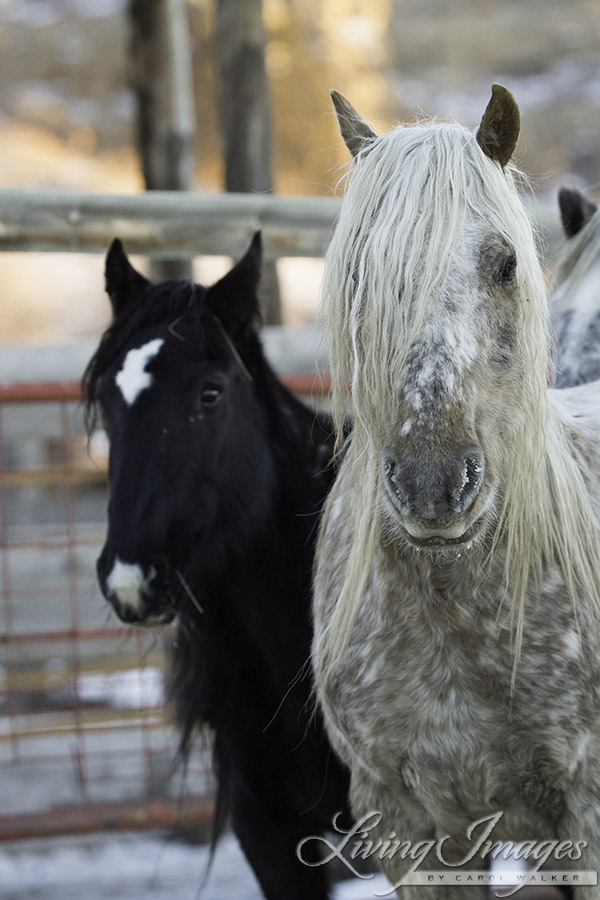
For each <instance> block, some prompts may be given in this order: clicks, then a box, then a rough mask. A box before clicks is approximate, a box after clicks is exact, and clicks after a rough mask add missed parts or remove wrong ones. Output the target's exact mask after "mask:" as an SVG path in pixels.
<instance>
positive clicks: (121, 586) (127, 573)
mask: <svg viewBox="0 0 600 900" xmlns="http://www.w3.org/2000/svg"><path fill="white" fill-rule="evenodd" d="M154 575H155V571H154V569H153V568H151V569H150V571H149V572H148V576H147V577H145V576H144V573H143V572H142V569H141V567H140V566H138V565H135V564H133V563H125V562H123V561H122V560H120V559H119V557H118V556H117V558H116V559H115V564H114V566H113V567H112V571H111V573H110V575H109V576H108V578H107V579H106V586H107V588H108V590H109V591H110V593H111V594H114V595H115V597H116V598H117V600H118V601H119V604H120V605H121V607H123V608H127V609H129V610H131V611H132V612H133V613H135V615H137V616H138V618H143V616H144V611H145V605H144V599H143V598H144V594H146V593H147V592H148V585H149V583H150V581H152V578H153V577H154Z"/></svg>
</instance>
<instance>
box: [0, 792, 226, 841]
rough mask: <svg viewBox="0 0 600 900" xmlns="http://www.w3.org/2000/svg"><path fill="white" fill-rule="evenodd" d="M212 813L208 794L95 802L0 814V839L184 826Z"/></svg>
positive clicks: (208, 818)
mask: <svg viewBox="0 0 600 900" xmlns="http://www.w3.org/2000/svg"><path fill="white" fill-rule="evenodd" d="M212 814H213V800H212V798H208V797H207V798H194V799H189V800H185V802H181V801H179V800H173V801H170V802H168V801H157V800H153V801H151V802H149V803H106V804H104V803H95V804H90V805H88V806H86V807H85V808H82V809H74V808H73V807H70V806H68V807H53V808H52V809H51V810H48V811H47V812H39V813H25V814H16V815H8V816H2V817H0V841H14V840H20V839H22V838H31V837H53V836H56V835H61V834H89V833H91V832H94V831H106V830H111V831H112V830H121V831H126V830H132V829H141V828H151V827H152V828H170V827H173V826H180V827H185V826H189V825H198V824H208V823H209V822H210V821H211V819H212Z"/></svg>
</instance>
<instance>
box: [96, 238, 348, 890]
mask: <svg viewBox="0 0 600 900" xmlns="http://www.w3.org/2000/svg"><path fill="white" fill-rule="evenodd" d="M260 259H261V248H260V235H256V236H255V238H254V240H253V241H252V244H251V246H250V248H249V250H248V251H247V253H246V255H245V256H244V257H243V259H242V260H241V261H240V262H239V263H238V264H237V265H236V266H235V267H234V268H233V269H232V270H231V271H230V272H229V273H228V274H227V275H225V277H224V278H222V279H221V280H220V281H219V282H217V284H215V285H214V286H212V287H210V288H208V289H207V288H205V287H201V286H200V285H197V284H194V283H190V282H188V281H175V280H173V281H166V282H164V283H161V284H157V285H153V284H151V283H150V282H149V281H147V280H146V279H145V278H144V277H143V276H141V275H140V274H139V273H138V272H136V271H135V269H133V268H132V266H131V265H130V263H129V260H128V259H127V256H126V255H125V253H124V251H123V248H122V246H121V243H120V242H119V241H118V240H115V241H114V242H113V244H112V246H111V248H110V250H109V252H108V255H107V258H106V288H107V292H108V294H109V296H110V299H111V303H112V309H113V321H112V324H111V325H110V327H109V328H108V329H107V330H106V332H105V333H104V335H103V337H102V339H101V341H100V345H99V347H98V349H97V351H96V353H95V355H94V356H93V358H92V360H91V361H90V363H89V365H88V367H87V369H86V372H85V374H84V377H83V385H84V393H85V397H86V401H87V409H88V415H89V425H90V428H92V427H93V424H94V422H93V419H94V413H95V410H96V404H97V401H98V405H99V408H100V411H101V414H102V417H103V420H104V425H105V428H106V431H107V434H108V437H109V440H110V460H109V480H110V501H109V508H108V536H107V540H106V543H105V546H104V548H103V550H102V553H101V555H100V558H99V560H98V577H99V581H100V585H101V588H102V591H103V593H104V595H105V597H106V598H107V599H108V600H109V601H110V602H111V604H112V605H113V606H114V608H115V610H116V611H117V613H118V615H119V616H120V618H121V619H123V620H124V621H126V622H137V623H141V624H160V623H162V622H166V621H169V620H170V619H171V618H172V617H173V616H174V615H175V614H176V613H177V616H178V630H177V638H176V644H175V649H174V663H173V696H174V699H175V705H176V709H177V712H178V720H179V723H180V726H181V732H182V747H183V749H184V751H186V750H188V749H189V739H190V737H191V734H192V732H193V730H194V728H195V726H196V725H202V724H208V725H209V726H210V727H211V728H212V730H213V732H214V754H215V763H216V771H217V775H218V783H219V788H218V798H217V804H216V818H215V823H216V824H215V829H216V830H215V835H217V834H218V833H219V832H220V830H221V828H222V826H223V824H224V821H225V819H226V816H227V813H228V812H229V813H230V817H231V822H232V827H233V830H234V831H235V833H236V835H237V837H238V839H239V841H240V843H241V846H242V848H243V850H244V853H245V854H246V857H247V859H248V860H249V862H250V864H251V866H252V868H253V869H254V872H255V874H256V876H257V878H258V881H259V882H260V885H261V887H262V890H263V892H264V894H265V897H267V898H269V900H324V898H326V897H327V896H328V893H327V887H326V881H325V873H324V869H323V868H322V867H321V866H318V865H317V866H314V867H309V866H306V865H304V864H303V863H302V862H300V861H299V859H298V858H297V855H296V845H297V843H298V842H299V841H300V840H301V839H302V838H304V837H306V836H307V835H310V834H317V833H318V834H321V833H323V831H325V830H326V829H327V828H328V827H329V828H330V827H331V821H332V818H333V816H334V814H335V813H336V812H337V811H338V810H343V811H344V817H345V816H346V809H347V806H346V802H347V801H346V798H347V791H348V777H347V774H346V772H345V770H343V769H342V767H341V766H340V764H339V763H338V762H337V760H336V759H335V757H334V756H333V755H332V752H331V750H330V747H329V744H328V742H327V739H326V737H325V734H324V731H323V729H322V726H321V721H320V719H319V716H318V713H315V712H314V711H313V704H312V687H313V682H312V676H311V672H310V667H309V662H308V660H309V652H310V643H311V637H312V629H311V619H310V597H311V569H312V562H313V550H314V542H315V537H316V528H317V520H318V516H319V512H320V510H321V505H322V503H323V500H324V498H325V496H326V493H327V491H328V489H329V486H330V482H331V480H332V478H333V473H332V469H331V466H330V465H329V460H330V458H331V455H332V451H333V445H332V437H331V434H332V429H331V422H330V420H329V418H328V417H327V416H325V415H320V414H315V412H314V411H313V410H309V409H308V408H307V407H305V406H304V405H303V404H302V403H300V402H299V401H298V400H297V399H296V398H295V397H294V396H292V395H291V394H290V393H289V392H288V391H287V390H286V389H285V388H284V386H283V385H282V384H281V382H280V381H279V379H278V378H277V377H276V375H275V374H274V372H273V371H272V369H271V368H270V366H269V365H268V363H267V362H266V360H265V357H264V355H263V351H262V348H261V344H260V340H259V337H258V334H257V322H258V318H259V310H258V301H257V297H256V290H257V284H258V280H259V272H260ZM346 821H348V827H349V819H347V820H346ZM316 843H317V842H316V841H315V842H310V844H308V845H305V849H304V851H303V856H304V858H306V857H307V856H308V855H309V853H310V846H312V845H316ZM313 859H314V861H316V860H317V857H316V856H315V857H313Z"/></svg>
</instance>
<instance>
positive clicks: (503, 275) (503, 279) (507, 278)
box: [494, 253, 517, 284]
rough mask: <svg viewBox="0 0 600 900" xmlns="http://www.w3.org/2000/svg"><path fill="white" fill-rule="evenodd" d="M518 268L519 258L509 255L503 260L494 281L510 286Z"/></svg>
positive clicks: (512, 254)
mask: <svg viewBox="0 0 600 900" xmlns="http://www.w3.org/2000/svg"><path fill="white" fill-rule="evenodd" d="M516 268H517V257H516V256H515V254H514V253H509V254H508V255H507V256H505V257H504V259H503V260H502V264H501V265H500V266H499V268H498V269H497V271H496V273H495V275H494V281H495V282H496V283H497V284H509V283H510V282H511V281H512V280H513V278H514V274H515V270H516Z"/></svg>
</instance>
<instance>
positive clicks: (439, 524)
mask: <svg viewBox="0 0 600 900" xmlns="http://www.w3.org/2000/svg"><path fill="white" fill-rule="evenodd" d="M484 473H485V461H484V456H483V452H482V451H481V450H480V448H479V447H477V446H475V445H472V444H469V445H467V446H465V447H463V448H462V449H461V450H460V451H459V452H458V453H456V454H455V455H452V456H446V457H443V458H442V459H439V460H437V461H435V462H433V463H429V464H428V465H423V464H420V463H419V462H417V461H416V460H414V459H409V458H403V457H402V456H401V455H400V454H398V453H395V452H394V451H393V450H391V449H386V450H384V452H383V454H382V476H383V477H382V481H383V484H384V487H385V490H386V496H387V499H388V504H389V506H390V507H391V508H392V511H393V513H394V519H395V520H396V521H397V523H398V524H399V525H400V528H401V530H402V533H403V535H404V537H405V538H406V539H407V540H408V541H409V543H411V544H413V545H414V546H415V547H418V548H423V549H432V550H436V549H441V548H444V547H452V546H458V545H464V544H467V543H469V542H470V541H471V540H472V539H473V538H474V537H475V536H476V535H477V532H478V531H479V529H480V522H481V507H482V505H484V504H482V502H481V501H482V499H483V498H482V496H480V494H481V493H482V492H481V489H482V486H483V477H484Z"/></svg>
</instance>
